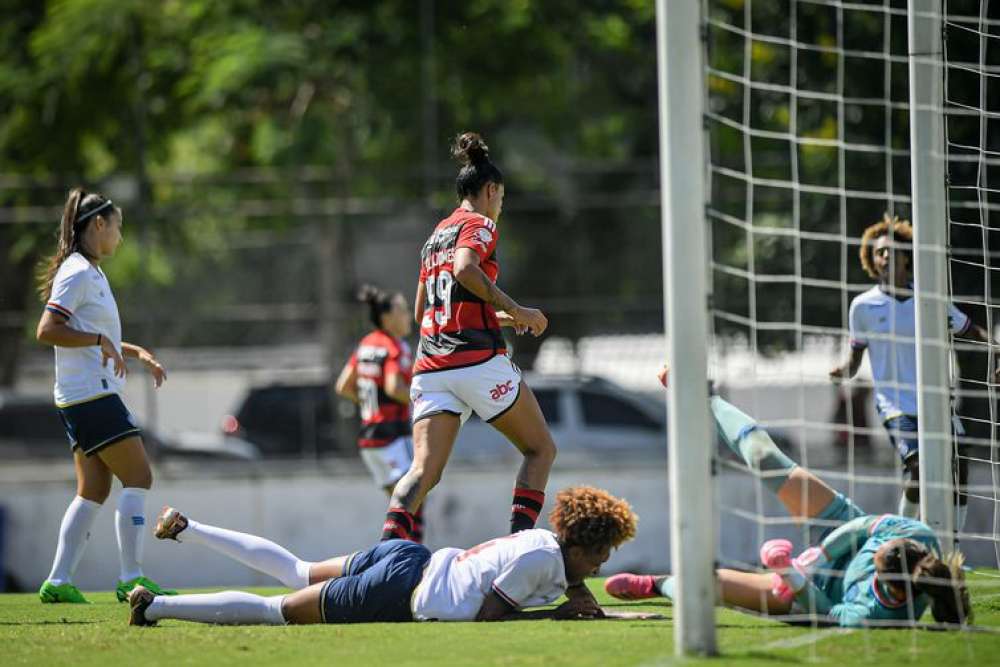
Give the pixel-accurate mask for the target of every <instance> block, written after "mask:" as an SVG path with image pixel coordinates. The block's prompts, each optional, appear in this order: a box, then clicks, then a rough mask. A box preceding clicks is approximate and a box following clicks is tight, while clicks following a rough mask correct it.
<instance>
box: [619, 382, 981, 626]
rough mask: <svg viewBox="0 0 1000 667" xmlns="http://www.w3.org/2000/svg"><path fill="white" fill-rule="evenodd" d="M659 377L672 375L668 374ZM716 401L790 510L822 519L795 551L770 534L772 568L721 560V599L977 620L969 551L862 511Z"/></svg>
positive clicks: (644, 581) (860, 619)
mask: <svg viewBox="0 0 1000 667" xmlns="http://www.w3.org/2000/svg"><path fill="white" fill-rule="evenodd" d="M661 380H664V384H665V376H661ZM711 408H712V415H713V417H714V419H715V424H716V427H717V428H718V431H719V434H720V435H721V436H722V439H723V440H724V441H725V443H726V444H727V445H728V446H729V448H730V449H732V450H733V451H734V452H735V453H736V454H737V455H738V456H739V457H740V458H742V459H743V460H744V461H745V462H746V464H747V465H748V466H749V467H750V468H751V469H753V470H755V471H759V472H760V474H761V476H762V481H763V483H764V484H765V485H766V486H768V488H770V489H771V490H772V491H773V492H775V493H776V495H777V496H778V498H779V499H780V500H781V502H782V503H783V504H784V505H785V507H786V508H787V509H788V512H789V514H791V515H792V516H793V517H796V518H799V519H803V520H804V519H810V520H812V521H811V522H810V523H812V522H816V524H818V525H815V526H814V528H812V531H815V533H814V536H813V540H812V542H813V543H814V544H816V546H813V547H810V548H808V549H806V550H805V551H803V552H802V553H801V554H799V556H798V557H796V558H792V544H791V542H789V541H788V540H770V541H768V542H765V543H764V545H763V546H762V547H761V552H760V556H761V562H762V563H763V565H764V566H765V567H767V568H768V569H770V570H772V572H771V573H766V574H760V573H752V572H740V571H737V570H728V569H719V570H717V572H716V575H717V578H718V591H719V597H720V601H721V602H722V603H723V604H725V605H730V606H734V607H740V608H743V609H750V610H754V611H759V612H763V613H765V614H769V615H773V616H791V615H801V614H813V615H817V616H819V617H821V618H822V619H825V620H826V621H829V622H830V623H837V624H839V625H842V626H861V625H873V626H877V625H879V624H886V625H893V624H894V625H897V626H898V625H899V624H900V622H912V621H916V620H919V619H920V617H921V616H922V615H923V613H924V611H925V610H926V609H927V606H928V605H930V606H931V611H932V613H933V616H934V619H935V620H936V621H938V622H940V623H950V624H964V623H967V622H969V621H971V615H972V613H971V605H970V603H969V593H968V589H967V588H966V586H965V578H964V574H963V572H962V557H961V555H960V554H957V553H956V554H950V555H948V556H947V557H945V558H942V556H941V546H940V544H939V543H938V539H937V537H936V536H935V535H934V533H933V532H932V531H931V529H930V528H929V527H928V526H927V525H925V524H923V523H921V522H920V521H917V520H915V519H908V518H905V517H902V516H894V515H890V514H883V515H870V514H865V513H864V512H863V511H862V510H861V508H859V507H858V506H857V505H855V504H854V503H853V502H852V501H851V500H850V499H849V498H847V497H845V496H844V495H843V494H840V493H837V492H836V491H834V490H833V489H831V488H830V487H829V486H827V485H826V484H825V483H823V482H822V481H821V480H820V479H819V478H818V477H816V476H815V475H813V474H812V473H811V472H809V471H808V470H806V469H805V468H802V467H801V466H799V465H797V464H796V463H795V462H794V461H792V460H791V459H789V458H788V457H787V456H785V454H783V453H782V452H781V451H780V450H779V449H778V448H777V446H775V444H774V442H773V441H772V440H771V438H770V436H768V434H767V432H766V431H764V429H762V428H760V427H759V426H758V425H757V422H756V421H754V420H753V418H751V417H749V416H748V415H746V414H744V413H742V412H741V411H739V410H738V409H737V408H735V407H734V406H732V405H730V404H729V403H727V402H726V401H724V400H722V399H721V398H719V397H718V396H714V397H712V401H711ZM838 524H840V525H839V527H836V528H835V526H837V525H838ZM674 585H675V581H674V578H673V577H672V576H670V575H666V576H651V575H648V576H639V575H634V574H619V575H616V576H614V577H611V578H610V579H608V580H607V582H605V589H606V590H607V592H608V593H610V594H611V595H613V596H615V597H617V598H621V599H626V600H634V599H639V598H648V597H656V596H658V595H663V596H665V597H668V598H672V597H673V593H674ZM880 622H881V623H880Z"/></svg>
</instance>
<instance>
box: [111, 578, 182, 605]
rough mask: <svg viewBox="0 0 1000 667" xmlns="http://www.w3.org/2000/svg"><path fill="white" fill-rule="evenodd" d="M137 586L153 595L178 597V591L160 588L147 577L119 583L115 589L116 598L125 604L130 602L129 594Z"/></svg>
mask: <svg viewBox="0 0 1000 667" xmlns="http://www.w3.org/2000/svg"><path fill="white" fill-rule="evenodd" d="M136 586H142V587H143V588H145V589H146V590H148V591H149V592H151V593H152V594H153V595H177V591H172V590H169V589H167V588H160V585H159V584H158V583H156V582H155V581H153V580H152V579H147V578H146V577H136V578H135V579H129V580H128V581H119V582H118V587H117V588H115V596H116V597H117V598H118V601H119V602H125V601H126V600H128V594H129V593H131V592H132V589H133V588H135V587H136Z"/></svg>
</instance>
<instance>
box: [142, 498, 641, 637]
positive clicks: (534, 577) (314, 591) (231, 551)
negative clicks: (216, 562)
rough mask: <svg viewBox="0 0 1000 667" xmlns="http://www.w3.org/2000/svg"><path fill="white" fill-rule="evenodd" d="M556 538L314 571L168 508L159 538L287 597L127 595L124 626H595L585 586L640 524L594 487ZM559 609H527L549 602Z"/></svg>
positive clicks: (407, 547) (391, 552)
mask: <svg viewBox="0 0 1000 667" xmlns="http://www.w3.org/2000/svg"><path fill="white" fill-rule="evenodd" d="M549 522H550V523H551V524H552V528H553V530H551V531H550V530H544V529H539V528H535V529H529V530H523V531H520V532H517V533H514V534H512V535H507V536H505V537H499V538H497V539H494V540H490V541H488V542H484V543H482V544H480V545H478V546H475V547H472V548H471V549H465V550H463V549H452V548H446V549H439V550H438V551H435V552H434V553H433V554H432V553H431V552H430V551H429V550H428V549H427V547H425V546H423V545H422V544H416V543H414V542H411V541H409V540H402V539H396V540H387V541H383V542H380V543H378V544H377V545H375V546H374V547H372V548H370V549H367V550H365V551H358V552H355V553H353V554H349V555H346V556H338V557H336V558H331V559H329V560H325V561H321V562H309V561H304V560H301V559H299V558H297V557H296V556H295V555H293V554H292V553H290V552H289V551H288V550H286V549H285V548H283V547H281V546H279V545H277V544H275V543H274V542H271V541H269V540H266V539H264V538H262V537H257V536H255V535H247V534H245V533H238V532H236V531H232V530H226V529H225V528H217V527H215V526H209V525H207V524H203V523H199V522H197V521H194V520H193V519H189V518H187V517H186V516H184V515H183V514H181V513H180V512H178V511H177V510H175V509H173V508H171V507H165V508H164V509H163V512H162V513H161V514H160V518H159V520H158V521H157V525H156V536H157V537H158V538H160V539H174V540H177V541H178V542H194V543H197V544H201V545H204V546H207V547H209V548H210V549H213V550H215V551H217V552H219V553H222V554H224V555H226V556H229V557H230V558H232V559H234V560H237V561H239V562H241V563H243V564H244V565H247V566H249V567H251V568H254V569H255V570H258V571H260V572H263V573H265V574H269V575H271V576H273V577H274V578H276V579H278V580H279V581H281V583H283V584H284V585H285V586H287V587H288V588H292V589H296V591H295V592H294V593H290V594H288V595H276V596H272V597H262V596H259V595H253V594H251V593H243V592H240V591H224V592H222V593H211V594H208V595H180V596H177V597H169V598H168V597H164V596H160V595H155V594H154V593H153V592H151V591H149V590H147V589H145V588H137V589H136V590H135V592H133V594H132V595H131V596H130V597H129V603H130V607H131V613H130V617H129V623H130V624H131V625H152V624H154V623H156V621H158V620H161V619H167V618H173V619H180V620H186V621H196V622H201V623H217V624H223V625H285V624H305V623H364V622H400V621H432V620H438V621H503V620H524V619H535V618H555V619H577V618H601V617H604V616H605V615H606V614H605V613H604V611H603V610H602V609H601V608H600V606H598V604H597V601H596V600H595V599H594V596H593V595H592V594H591V593H590V591H589V590H588V589H587V587H586V586H585V585H584V579H585V578H586V577H588V576H592V575H594V574H596V573H597V571H598V570H599V569H600V567H601V565H602V564H603V563H604V562H605V561H607V560H608V558H609V557H610V555H611V550H612V549H614V548H617V547H619V546H621V545H622V544H623V543H625V542H627V541H628V540H630V539H632V538H633V537H634V536H635V530H636V523H637V522H638V517H636V515H635V513H634V512H633V511H632V508H631V506H630V505H629V504H628V502H626V501H624V500H622V499H620V498H616V497H614V496H613V495H611V494H610V493H608V492H607V491H604V490H602V489H596V488H593V487H589V486H575V487H570V488H567V489H563V490H562V491H560V492H559V493H558V494H557V496H556V504H555V507H554V508H553V510H552V512H551V513H550V514H549ZM564 594H565V595H566V597H567V598H568V599H567V601H566V602H564V603H563V604H561V605H560V606H558V607H556V608H555V609H543V610H536V611H522V609H523V608H524V607H538V606H541V605H547V604H549V603H551V602H554V601H555V600H557V599H558V598H560V597H561V596H562V595H564Z"/></svg>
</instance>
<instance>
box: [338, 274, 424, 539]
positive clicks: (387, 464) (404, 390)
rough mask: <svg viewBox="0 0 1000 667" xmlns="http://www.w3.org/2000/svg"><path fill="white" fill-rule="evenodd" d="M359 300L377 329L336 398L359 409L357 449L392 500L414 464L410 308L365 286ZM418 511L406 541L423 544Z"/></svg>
mask: <svg viewBox="0 0 1000 667" xmlns="http://www.w3.org/2000/svg"><path fill="white" fill-rule="evenodd" d="M358 300H359V301H361V302H363V303H365V304H367V305H368V317H369V319H370V320H371V323H372V325H374V327H375V329H374V330H373V331H371V332H370V333H368V334H367V335H366V336H365V337H364V338H362V339H361V342H360V343H358V347H357V349H356V350H355V351H354V354H352V355H351V358H350V359H349V360H348V362H347V363H346V364H345V365H344V368H343V370H342V371H340V377H338V378H337V387H336V389H337V393H338V394H340V395H341V396H343V397H344V398H347V399H349V400H351V401H354V402H355V403H357V404H358V407H359V408H360V411H361V433H360V434H359V435H358V449H359V451H360V452H361V460H362V461H364V462H365V465H366V466H367V467H368V470H369V472H371V474H372V477H373V478H374V479H375V483H376V484H378V485H379V486H380V487H382V488H383V489H385V492H386V493H387V494H389V495H390V496H391V495H392V490H393V488H394V487H395V486H396V482H398V481H399V478H400V477H402V476H403V475H404V474H405V473H406V471H407V470H409V468H410V463H411V462H412V461H413V440H412V439H411V438H410V379H411V378H412V377H413V357H412V355H411V353H410V346H409V345H407V344H406V341H405V340H404V338H405V337H406V336H408V335H410V328H411V325H410V306H409V304H408V303H406V297H404V296H403V295H402V294H400V293H399V292H396V293H395V294H392V293H389V292H384V291H382V290H380V289H379V288H377V287H374V286H372V285H364V286H363V287H362V288H361V290H360V291H359V292H358ZM423 537H424V519H423V511H422V508H421V509H418V510H417V511H415V512H414V513H413V530H412V532H411V534H410V538H411V539H412V540H413V541H414V542H422V541H423Z"/></svg>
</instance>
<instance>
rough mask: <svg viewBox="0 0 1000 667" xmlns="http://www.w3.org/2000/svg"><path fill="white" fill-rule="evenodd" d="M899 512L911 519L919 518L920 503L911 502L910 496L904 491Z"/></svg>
mask: <svg viewBox="0 0 1000 667" xmlns="http://www.w3.org/2000/svg"><path fill="white" fill-rule="evenodd" d="M899 514H900V516H905V517H907V518H909V519H919V518H920V503H913V502H910V500H909V498H907V497H906V494H905V493H904V494H903V495H902V496H900V497H899Z"/></svg>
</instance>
